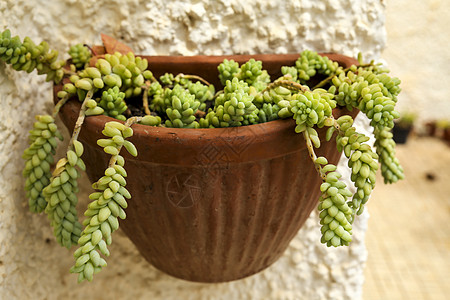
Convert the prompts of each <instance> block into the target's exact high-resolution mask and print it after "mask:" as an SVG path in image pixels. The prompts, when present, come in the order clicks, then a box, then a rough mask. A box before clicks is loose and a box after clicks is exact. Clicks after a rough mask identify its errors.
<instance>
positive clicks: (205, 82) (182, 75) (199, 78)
mask: <svg viewBox="0 0 450 300" xmlns="http://www.w3.org/2000/svg"><path fill="white" fill-rule="evenodd" d="M178 76H180V77H181V78H185V79H194V80H198V81H201V82H203V83H204V84H206V85H211V84H210V83H209V82H208V81H206V80H205V79H203V78H202V77H200V76H197V75H185V74H183V73H180V74H178V75H177V77H178Z"/></svg>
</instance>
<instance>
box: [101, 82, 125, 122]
mask: <svg viewBox="0 0 450 300" xmlns="http://www.w3.org/2000/svg"><path fill="white" fill-rule="evenodd" d="M124 99H125V93H123V92H120V90H119V87H117V86H115V87H113V88H109V89H108V90H106V91H103V93H102V98H101V100H100V102H99V103H98V104H99V106H100V107H101V108H103V109H104V114H105V115H107V116H110V117H113V118H116V119H119V120H122V121H125V120H126V119H127V118H126V117H125V116H124V115H123V114H122V113H123V112H125V111H126V110H127V109H128V106H127V104H126V102H125V100H124Z"/></svg>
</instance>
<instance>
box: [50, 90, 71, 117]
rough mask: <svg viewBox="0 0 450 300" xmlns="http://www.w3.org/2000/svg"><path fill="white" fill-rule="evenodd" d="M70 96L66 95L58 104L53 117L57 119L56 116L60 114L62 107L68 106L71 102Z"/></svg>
mask: <svg viewBox="0 0 450 300" xmlns="http://www.w3.org/2000/svg"><path fill="white" fill-rule="evenodd" d="M69 98H70V95H69V94H67V95H65V96H64V97H63V98H62V99H61V100H59V101H58V103H56V105H55V107H54V108H53V112H52V117H53V118H56V116H57V115H58V113H59V110H60V109H61V107H62V106H63V105H64V104H66V102H67V100H69Z"/></svg>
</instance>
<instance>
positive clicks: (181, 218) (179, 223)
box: [55, 55, 357, 282]
mask: <svg viewBox="0 0 450 300" xmlns="http://www.w3.org/2000/svg"><path fill="white" fill-rule="evenodd" d="M253 57H255V58H257V59H260V60H262V61H263V65H264V67H265V68H266V69H268V71H269V73H271V74H274V73H275V72H277V71H278V70H279V69H280V67H281V66H283V65H293V64H294V61H295V60H296V59H297V58H298V55H281V56H274V55H257V56H253ZM224 58H228V59H230V58H232V59H234V60H236V61H239V62H245V61H246V60H248V59H249V58H250V57H247V56H231V57H230V56H227V57H225V56H220V57H203V56H200V57H176V58H173V60H174V61H175V63H173V62H170V61H171V60H170V57H147V59H148V60H149V68H150V69H151V70H152V71H154V73H155V74H156V75H158V72H159V71H158V70H159V69H158V68H160V69H161V70H166V71H167V72H174V73H179V72H182V73H185V74H189V73H194V70H202V72H203V73H205V74H200V75H202V76H203V77H204V78H205V79H207V80H210V82H212V79H213V78H216V77H217V71H216V69H215V68H216V67H217V65H218V64H219V63H220V62H221V61H222V60H223V59H224ZM330 58H332V59H334V60H337V61H338V62H340V63H341V64H343V65H345V66H349V65H350V64H352V63H357V62H356V61H355V60H353V59H350V58H347V57H343V56H336V55H333V57H330ZM189 62H191V63H193V64H190V63H189ZM266 62H267V63H266ZM164 64H166V68H164ZM199 64H201V67H200V66H199ZM205 64H206V65H205ZM152 66H153V67H152ZM177 66H178V68H177ZM186 66H189V67H186ZM153 68H154V69H153ZM198 73H199V72H196V73H195V74H198ZM200 73H201V72H200ZM216 84H217V83H216ZM60 88H61V87H60V86H56V87H55V92H56V91H57V90H58V89H60ZM79 107H80V104H79V102H77V101H70V102H69V103H67V104H66V105H65V106H64V107H63V109H62V111H61V116H62V119H63V121H64V123H65V124H66V126H67V127H68V128H73V126H74V124H75V120H76V118H77V112H78V110H79ZM334 113H335V115H336V116H339V115H341V114H343V113H348V112H347V111H346V110H344V109H341V110H335V112H334ZM353 115H355V113H353ZM112 120H113V119H112V118H109V117H106V116H98V117H89V118H86V121H85V124H84V125H83V127H82V130H81V134H80V137H79V140H80V141H81V142H83V144H84V146H85V153H84V154H83V160H84V161H85V163H86V165H87V173H88V176H89V178H90V179H91V181H92V182H94V181H96V180H97V179H98V178H100V177H101V176H102V175H103V172H104V170H105V168H106V166H107V164H108V160H109V155H107V154H105V153H104V152H103V151H102V149H101V148H100V147H98V146H97V144H96V140H97V139H99V138H103V136H102V135H101V131H102V129H103V126H104V124H105V123H106V122H108V121H112ZM294 128H295V122H294V121H293V120H278V121H272V122H268V123H263V124H258V125H252V126H244V127H237V128H223V129H221V128H218V129H176V128H162V127H159V128H158V127H149V126H144V125H138V124H137V125H133V129H134V136H133V137H132V138H131V139H130V140H131V141H132V142H133V143H134V144H135V145H136V147H137V149H138V152H139V156H138V158H137V159H136V158H133V157H131V156H129V155H127V154H126V153H125V151H123V152H122V155H124V157H125V159H126V163H125V168H126V170H127V172H128V177H127V189H128V190H129V191H130V192H131V194H132V199H131V200H129V201H128V202H129V207H128V208H127V210H126V213H127V219H126V220H124V221H122V222H121V224H120V226H121V228H122V229H123V230H124V232H125V233H126V234H127V235H128V237H129V238H130V239H131V240H132V242H133V243H134V244H135V245H136V247H137V248H138V249H139V251H140V252H141V254H142V255H143V256H144V257H145V258H146V259H147V260H148V261H149V262H150V263H151V264H153V265H154V266H155V267H156V268H158V269H160V270H162V271H164V272H165V273H167V274H170V275H173V276H175V277H178V278H182V279H186V280H191V281H200V282H224V281H231V280H236V279H240V278H243V277H246V276H249V275H252V274H255V273H257V272H259V271H261V270H263V269H265V268H266V267H268V266H270V265H271V264H272V263H273V262H275V261H276V260H277V259H278V258H279V257H280V256H281V255H282V254H283V252H284V251H285V249H286V248H287V246H288V244H289V242H290V241H291V240H292V238H293V237H294V236H295V235H296V233H297V232H298V230H299V229H300V227H301V226H302V225H303V224H304V222H305V221H306V219H307V218H308V216H309V215H310V213H311V211H312V210H313V209H314V208H315V207H316V205H317V201H318V198H319V195H320V190H319V186H320V184H321V179H320V177H319V176H318V174H317V173H316V170H315V168H314V164H313V163H312V162H311V160H310V158H309V156H308V151H307V149H306V147H305V142H304V139H303V136H302V135H300V134H296V133H295V132H294ZM318 132H319V134H320V137H321V140H322V141H323V142H322V147H321V148H320V149H319V150H317V153H318V155H323V156H325V157H327V158H328V160H329V161H330V162H331V163H335V164H336V163H337V162H338V160H339V157H340V153H338V152H337V151H336V147H335V143H334V142H330V143H328V142H325V139H324V136H325V130H324V129H319V130H318Z"/></svg>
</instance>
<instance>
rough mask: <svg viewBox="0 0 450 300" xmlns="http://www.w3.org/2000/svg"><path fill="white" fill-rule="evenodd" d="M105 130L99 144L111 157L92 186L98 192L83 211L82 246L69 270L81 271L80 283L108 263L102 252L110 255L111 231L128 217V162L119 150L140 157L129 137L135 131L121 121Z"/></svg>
mask: <svg viewBox="0 0 450 300" xmlns="http://www.w3.org/2000/svg"><path fill="white" fill-rule="evenodd" d="M102 133H103V134H104V135H105V136H107V137H108V138H106V139H100V140H98V142H97V143H98V145H99V146H101V147H103V151H105V152H106V153H108V154H110V155H111V156H112V157H111V160H110V163H109V166H108V168H107V169H106V170H105V173H104V174H105V175H104V176H103V177H101V178H100V179H99V180H98V181H97V182H95V183H94V184H93V185H92V186H93V188H94V189H95V190H96V191H95V192H93V193H91V194H90V195H89V199H91V200H92V202H91V203H90V204H89V205H88V209H87V210H86V212H85V213H84V215H85V216H86V219H85V220H84V221H83V225H84V226H85V228H84V230H83V232H82V234H81V236H80V238H79V240H78V244H79V248H78V249H77V250H76V251H75V253H74V257H75V265H74V266H73V267H72V268H71V269H70V271H71V272H72V273H78V282H82V281H84V280H88V281H92V279H93V276H94V273H97V272H99V271H100V270H101V269H102V268H103V267H105V266H106V261H105V260H104V259H103V258H102V257H101V256H100V254H103V255H104V256H109V254H110V253H109V250H108V247H107V246H108V245H111V243H112V237H111V234H112V233H113V232H114V231H116V230H117V229H118V228H119V221H118V219H119V218H120V219H122V220H123V219H125V218H126V214H125V209H126V208H127V207H128V203H127V200H126V199H130V198H131V195H130V193H129V192H128V190H127V189H126V188H125V186H126V180H125V177H127V172H126V171H125V168H124V164H125V161H124V159H123V157H122V156H121V155H119V153H120V150H121V148H122V147H125V148H126V150H127V151H128V152H129V153H130V154H131V155H133V156H137V151H136V148H135V146H134V145H133V144H132V143H131V142H129V141H127V140H126V139H127V138H129V137H131V136H132V135H133V130H132V129H131V127H128V126H125V125H123V124H121V123H118V122H108V123H106V124H105V128H104V130H103V131H102Z"/></svg>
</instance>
